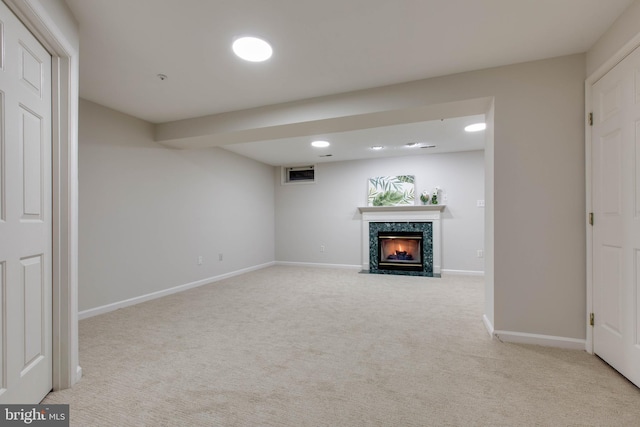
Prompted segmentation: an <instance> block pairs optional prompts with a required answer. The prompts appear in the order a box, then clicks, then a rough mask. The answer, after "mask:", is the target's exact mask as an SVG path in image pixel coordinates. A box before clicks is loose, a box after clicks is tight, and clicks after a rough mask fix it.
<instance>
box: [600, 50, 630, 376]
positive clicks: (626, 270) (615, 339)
mask: <svg viewBox="0 0 640 427" xmlns="http://www.w3.org/2000/svg"><path fill="white" fill-rule="evenodd" d="M592 94H593V104H592V108H593V111H594V123H593V129H592V142H591V143H592V147H591V152H592V160H593V165H592V189H593V194H592V196H593V197H592V200H593V210H594V226H593V264H592V265H593V312H594V320H595V324H594V329H593V346H594V351H595V353H596V354H598V355H599V356H600V357H602V359H604V360H605V361H607V363H609V364H610V365H611V366H613V367H614V368H615V369H617V370H618V371H620V372H621V373H622V374H623V375H625V376H626V377H627V378H629V379H630V380H631V381H632V382H634V383H635V384H636V385H640V346H639V345H638V342H639V340H638V338H639V334H640V332H639V331H640V318H639V317H638V306H639V303H640V273H639V270H638V269H639V267H640V264H639V261H640V255H639V254H640V140H639V138H640V50H637V51H635V52H634V53H632V54H631V55H629V56H628V57H627V58H626V59H625V60H623V61H622V62H620V63H619V64H618V65H617V66H616V67H614V68H613V69H612V70H611V71H610V72H609V73H607V74H606V75H605V76H604V77H603V78H602V79H600V80H599V81H598V82H596V83H595V84H594V85H593V88H592Z"/></svg>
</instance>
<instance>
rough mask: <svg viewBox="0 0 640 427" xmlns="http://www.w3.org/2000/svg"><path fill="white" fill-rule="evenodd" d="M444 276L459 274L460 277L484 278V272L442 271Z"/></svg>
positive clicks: (445, 269)
mask: <svg viewBox="0 0 640 427" xmlns="http://www.w3.org/2000/svg"><path fill="white" fill-rule="evenodd" d="M442 274H459V275H460V276H484V271H473V270H449V269H447V268H444V269H442Z"/></svg>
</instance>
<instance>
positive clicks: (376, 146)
mask: <svg viewBox="0 0 640 427" xmlns="http://www.w3.org/2000/svg"><path fill="white" fill-rule="evenodd" d="M383 148H384V147H383V146H382V145H374V146H373V147H371V149H372V150H376V151H378V150H382V149H383Z"/></svg>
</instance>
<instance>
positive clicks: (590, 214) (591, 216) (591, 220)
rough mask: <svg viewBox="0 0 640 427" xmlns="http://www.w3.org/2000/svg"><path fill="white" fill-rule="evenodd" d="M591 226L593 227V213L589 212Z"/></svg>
mask: <svg viewBox="0 0 640 427" xmlns="http://www.w3.org/2000/svg"><path fill="white" fill-rule="evenodd" d="M589 225H593V212H589Z"/></svg>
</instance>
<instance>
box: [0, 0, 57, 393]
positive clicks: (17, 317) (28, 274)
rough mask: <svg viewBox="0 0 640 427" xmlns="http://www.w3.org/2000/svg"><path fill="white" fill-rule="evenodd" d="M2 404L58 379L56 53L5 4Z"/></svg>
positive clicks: (0, 81)
mask: <svg viewBox="0 0 640 427" xmlns="http://www.w3.org/2000/svg"><path fill="white" fill-rule="evenodd" d="M0 22H1V24H0V35H1V36H0V42H1V43H2V46H0V52H1V55H0V56H2V68H1V69H0V94H1V96H0V99H1V101H2V102H0V127H1V129H0V200H1V203H2V204H1V205H0V214H1V215H2V219H1V220H0V265H1V266H2V269H1V271H0V285H1V287H2V292H1V293H0V298H1V301H0V311H1V312H0V319H1V321H2V322H3V324H2V327H1V328H0V333H2V334H4V335H5V336H3V337H2V339H1V340H0V341H1V342H2V345H3V346H4V347H3V348H2V351H0V358H1V361H2V363H1V364H2V369H1V370H2V378H1V382H0V403H3V404H6V403H38V402H40V401H41V400H42V398H43V397H44V396H46V394H47V393H48V392H49V391H50V390H51V385H52V372H53V367H52V320H51V319H52V318H51V307H52V288H51V285H52V258H51V254H52V209H51V193H52V190H51V188H52V180H51V176H52V175H51V57H50V56H49V54H48V53H47V51H46V50H45V49H44V48H43V47H42V46H41V45H40V44H39V43H38V42H37V40H36V39H35V38H34V37H33V35H32V34H31V33H29V31H27V29H26V28H25V27H24V26H23V25H22V24H21V23H20V21H19V20H18V19H17V18H16V17H15V16H14V15H13V14H12V13H11V11H10V10H9V9H8V8H7V7H6V5H5V4H4V3H1V2H0Z"/></svg>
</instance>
